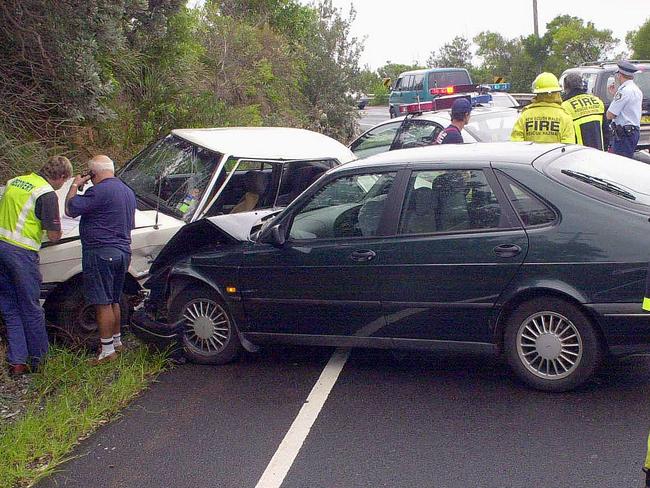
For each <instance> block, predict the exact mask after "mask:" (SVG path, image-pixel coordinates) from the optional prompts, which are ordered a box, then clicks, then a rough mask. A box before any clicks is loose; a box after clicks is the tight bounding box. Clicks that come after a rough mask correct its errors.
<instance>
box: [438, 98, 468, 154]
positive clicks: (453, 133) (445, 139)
mask: <svg viewBox="0 0 650 488" xmlns="http://www.w3.org/2000/svg"><path fill="white" fill-rule="evenodd" d="M471 112H472V104H471V103H470V102H469V100H467V98H459V99H458V100H454V103H453V105H452V106H451V124H449V126H448V127H447V128H446V129H445V130H443V131H442V132H440V134H438V137H436V140H435V142H434V144H462V143H463V142H464V141H463V135H462V134H461V131H462V130H463V127H465V126H466V125H467V123H468V122H469V116H470V113H471Z"/></svg>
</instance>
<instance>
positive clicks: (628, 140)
mask: <svg viewBox="0 0 650 488" xmlns="http://www.w3.org/2000/svg"><path fill="white" fill-rule="evenodd" d="M638 143H639V131H638V130H634V131H632V132H630V133H629V134H625V135H622V136H619V135H616V136H614V140H613V141H612V143H611V144H612V145H611V152H613V153H614V154H618V155H619V156H625V157H628V158H633V157H634V150H635V149H636V145H637V144H638Z"/></svg>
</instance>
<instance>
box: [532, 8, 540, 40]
mask: <svg viewBox="0 0 650 488" xmlns="http://www.w3.org/2000/svg"><path fill="white" fill-rule="evenodd" d="M533 23H534V24H535V25H534V28H535V37H539V26H538V25H537V24H538V22H537V0H533Z"/></svg>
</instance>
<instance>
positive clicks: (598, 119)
mask: <svg viewBox="0 0 650 488" xmlns="http://www.w3.org/2000/svg"><path fill="white" fill-rule="evenodd" d="M564 93H565V96H564V102H562V107H563V108H564V110H566V112H567V113H568V114H569V115H570V116H571V118H572V119H573V128H574V130H575V133H576V140H575V142H576V143H577V144H582V145H583V146H589V147H593V148H595V149H600V150H601V151H602V150H603V149H604V145H603V120H604V117H605V104H604V103H603V101H602V100H601V99H600V98H598V97H597V96H595V95H591V94H589V93H587V87H586V86H585V83H584V81H583V80H582V76H581V75H580V74H579V73H569V74H568V75H566V78H564Z"/></svg>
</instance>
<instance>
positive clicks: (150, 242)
mask: <svg viewBox="0 0 650 488" xmlns="http://www.w3.org/2000/svg"><path fill="white" fill-rule="evenodd" d="M352 159H354V154H353V153H352V152H351V151H350V150H349V149H348V148H346V147H345V146H344V145H343V144H341V143H339V142H337V141H335V140H334V139H331V138H329V137H327V136H324V135H322V134H318V133H315V132H311V131H307V130H302V129H291V128H266V127H251V128H223V129H178V130H173V131H172V132H171V133H170V134H169V135H167V136H165V137H163V138H162V139H160V140H158V141H156V142H154V143H153V144H151V145H150V146H149V147H147V148H146V149H144V150H143V151H142V152H140V153H139V154H138V155H137V156H135V157H134V158H133V159H131V160H130V161H129V162H127V163H126V164H125V165H124V167H123V168H122V169H121V170H120V171H119V172H118V177H119V178H121V179H122V181H124V182H125V183H126V184H127V185H128V186H129V187H130V188H131V189H132V190H133V191H134V192H135V194H136V196H137V202H138V208H137V211H136V219H135V223H136V228H135V229H134V230H133V233H132V240H133V243H132V249H133V255H132V259H131V266H130V268H129V273H128V276H127V280H126V284H125V289H124V292H125V297H124V299H123V301H122V306H123V308H124V312H123V314H122V316H123V320H124V321H127V320H128V317H129V313H128V312H129V308H130V307H129V298H131V297H137V296H138V294H139V293H140V292H141V286H140V283H141V282H142V281H143V280H144V279H145V278H146V277H147V275H148V272H149V266H150V265H151V263H152V262H153V260H154V258H155V257H156V256H157V254H158V252H159V251H160V249H161V248H162V247H163V246H164V245H165V244H166V243H167V242H168V241H169V239H170V238H171V237H172V236H173V235H174V234H175V233H176V232H177V231H178V230H179V229H180V228H181V227H183V226H184V225H185V224H186V223H189V222H195V221H197V220H200V219H202V218H203V217H209V216H213V215H220V214H227V215H230V216H231V217H234V218H235V219H236V218H239V216H241V215H243V214H245V213H248V212H253V213H254V212H256V211H259V210H260V209H267V208H275V207H283V206H286V205H288V204H289V203H290V202H291V201H292V200H293V199H294V198H295V197H296V196H297V195H299V194H300V193H301V192H302V191H303V190H304V189H305V188H307V187H308V186H309V185H310V184H311V183H312V182H313V181H314V180H315V179H317V178H318V177H319V176H320V175H322V174H323V173H324V172H326V171H327V170H329V169H330V168H333V167H335V166H338V165H339V164H341V163H345V162H348V161H350V160H352ZM68 185H69V184H68ZM68 185H67V186H65V187H64V188H62V189H61V190H60V191H59V196H60V202H61V207H60V211H61V215H64V213H63V199H64V197H65V194H66V193H67V188H68V187H69V186H68ZM63 226H64V236H63V239H62V240H61V241H60V242H57V243H55V244H47V243H46V244H45V245H44V247H43V249H42V250H41V252H40V260H41V266H40V269H41V273H42V275H43V284H42V290H41V299H42V300H43V301H44V308H45V312H46V316H47V319H48V321H49V322H50V324H51V325H53V326H55V327H56V328H57V330H59V331H60V332H61V334H63V335H64V336H68V337H69V338H71V339H74V340H80V341H85V340H91V339H92V338H94V336H95V334H96V333H97V325H96V322H95V316H94V312H93V308H92V307H89V306H87V305H86V303H85V301H84V295H83V288H82V279H81V278H82V275H81V243H80V241H79V231H78V220H76V219H67V218H64V219H63Z"/></svg>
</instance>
